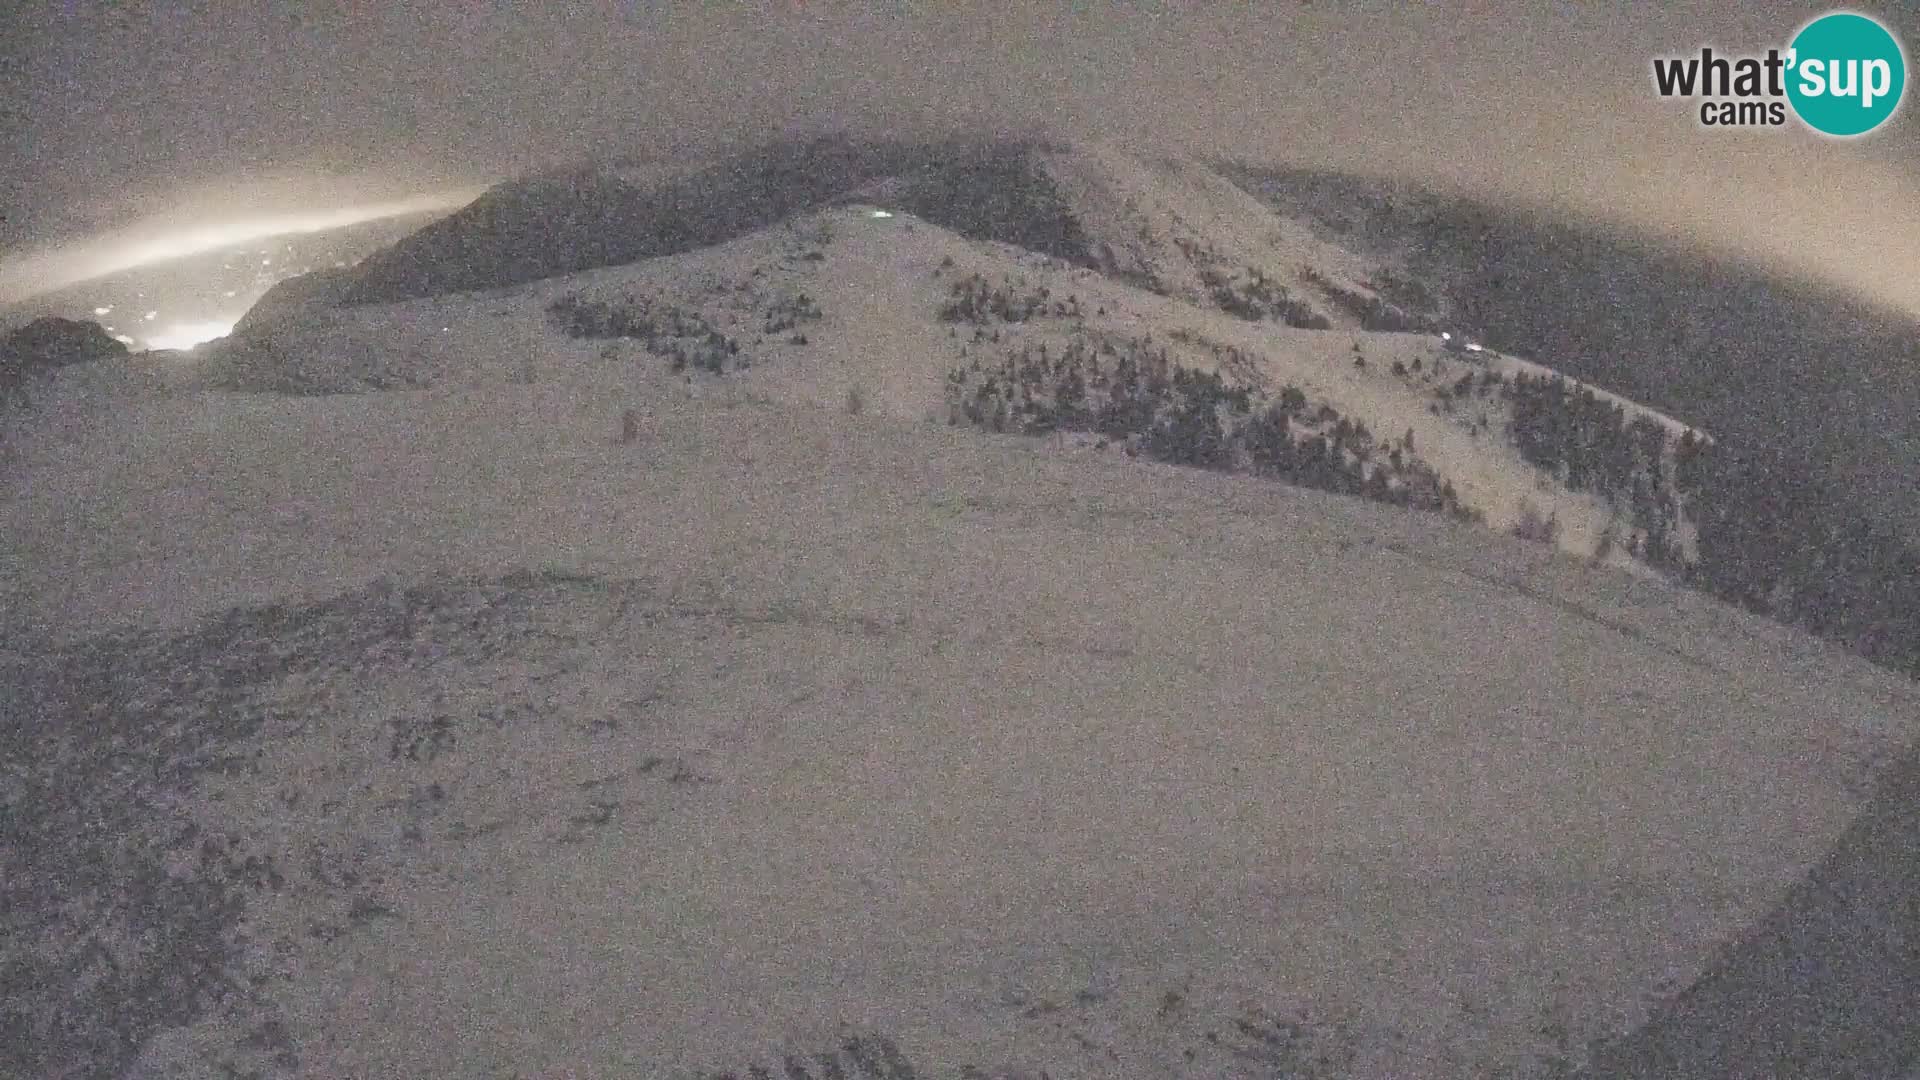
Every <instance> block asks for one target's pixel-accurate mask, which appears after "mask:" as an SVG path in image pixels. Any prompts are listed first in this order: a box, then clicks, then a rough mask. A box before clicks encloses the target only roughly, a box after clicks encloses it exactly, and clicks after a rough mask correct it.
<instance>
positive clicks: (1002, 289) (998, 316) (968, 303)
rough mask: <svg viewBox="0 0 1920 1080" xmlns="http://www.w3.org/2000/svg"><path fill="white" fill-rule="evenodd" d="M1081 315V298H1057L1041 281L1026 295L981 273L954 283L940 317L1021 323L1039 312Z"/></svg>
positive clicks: (955, 320) (984, 322)
mask: <svg viewBox="0 0 1920 1080" xmlns="http://www.w3.org/2000/svg"><path fill="white" fill-rule="evenodd" d="M1047 315H1051V316H1054V317H1055V318H1063V319H1065V318H1074V319H1077V318H1080V317H1081V315H1082V311H1081V308H1080V298H1079V297H1077V296H1069V297H1066V298H1056V297H1055V296H1054V295H1053V290H1052V289H1049V288H1047V287H1046V286H1044V285H1042V286H1041V287H1039V288H1038V289H1035V290H1033V291H1031V292H1029V293H1026V294H1025V295H1016V294H1015V292H1014V289H1013V287H1012V286H1011V285H1008V284H1005V283H1002V284H1001V285H999V286H997V287H996V286H995V285H993V284H992V283H991V282H989V281H988V280H987V279H986V278H984V277H982V276H980V275H979V274H972V275H969V276H968V277H964V278H961V279H960V280H959V281H956V282H954V283H953V285H952V286H950V287H949V289H948V298H947V302H946V303H945V304H943V305H941V307H940V321H942V322H950V323H971V324H972V325H974V326H987V325H988V324H990V323H991V322H993V321H995V320H998V321H999V322H1007V323H1020V322H1026V321H1027V320H1028V319H1031V318H1034V317H1036V316H1047Z"/></svg>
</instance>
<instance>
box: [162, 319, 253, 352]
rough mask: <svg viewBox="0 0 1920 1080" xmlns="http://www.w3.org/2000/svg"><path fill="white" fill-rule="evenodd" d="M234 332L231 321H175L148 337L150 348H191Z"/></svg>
mask: <svg viewBox="0 0 1920 1080" xmlns="http://www.w3.org/2000/svg"><path fill="white" fill-rule="evenodd" d="M231 333H233V323H231V322H190V323H174V324H173V325H172V326H169V327H167V328H166V329H165V330H162V331H160V332H159V333H157V334H154V335H152V336H150V337H148V338H147V348H149V349H191V348H193V347H194V346H195V345H202V344H205V343H206V342H209V341H212V340H214V339H216V338H223V337H226V336H227V335H228V334H231Z"/></svg>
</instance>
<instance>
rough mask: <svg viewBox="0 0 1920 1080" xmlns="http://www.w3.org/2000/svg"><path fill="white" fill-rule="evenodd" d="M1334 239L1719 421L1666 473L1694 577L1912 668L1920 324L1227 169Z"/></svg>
mask: <svg viewBox="0 0 1920 1080" xmlns="http://www.w3.org/2000/svg"><path fill="white" fill-rule="evenodd" d="M1228 171H1229V173H1230V174H1231V175H1232V176H1233V177H1234V178H1235V180H1236V181H1237V182H1239V183H1241V184H1242V185H1243V186H1245V187H1246V188H1247V190H1249V191H1251V192H1254V193H1256V194H1257V195H1259V196H1260V197H1261V198H1262V199H1264V200H1265V201H1267V202H1268V203H1269V204H1270V205H1273V206H1275V207H1277V208H1279V209H1281V210H1283V211H1285V212H1289V213H1294V214H1299V215H1301V216H1303V217H1306V218H1309V219H1311V220H1313V221H1314V222H1315V223H1316V224H1317V226H1318V227H1320V228H1322V229H1324V230H1326V231H1327V232H1329V233H1330V234H1336V235H1337V236H1338V237H1339V238H1340V240H1341V242H1342V243H1345V244H1347V245H1349V246H1352V247H1356V248H1361V249H1366V250H1369V251H1371V252H1373V253H1375V254H1376V255H1379V256H1382V257H1391V258H1394V259H1397V260H1399V261H1400V262H1401V263H1402V264H1403V265H1404V267H1405V270H1406V273H1407V274H1408V275H1409V276H1410V277H1412V278H1413V279H1415V280H1418V281H1421V282H1424V283H1425V285H1426V286H1427V287H1428V288H1430V289H1431V290H1432V291H1433V292H1434V293H1436V294H1437V295H1436V298H1435V307H1436V308H1441V309H1444V310H1445V311H1446V313H1447V314H1448V316H1449V317H1450V318H1452V319H1454V320H1455V321H1456V322H1457V323H1458V324H1459V325H1460V326H1462V327H1463V328H1466V329H1468V330H1470V331H1471V332H1473V333H1474V334H1476V335H1478V336H1480V337H1482V338H1484V340H1485V341H1486V342H1487V343H1488V344H1489V345H1490V346H1492V347H1493V348H1496V349H1499V350H1501V351H1503V352H1510V353H1515V354H1518V355H1523V356H1530V357H1533V358H1535V359H1537V360H1539V361H1541V362H1543V363H1546V364H1548V365H1550V366H1552V367H1554V368H1556V369H1558V370H1560V371H1562V372H1564V373H1566V374H1567V375H1569V376H1573V377H1576V378H1579V379H1583V380H1590V381H1593V382H1595V383H1598V384H1600V385H1604V386H1607V387H1609V388H1611V389H1614V390H1616V391H1619V392H1621V393H1624V394H1627V395H1629V396H1631V397H1633V398H1635V399H1636V400H1639V401H1643V402H1646V403H1648V404H1650V405H1652V406H1654V407H1655V408H1658V409H1661V410H1664V411H1667V412H1670V413H1673V414H1675V415H1679V416H1684V417H1687V418H1688V419H1689V420H1692V421H1696V422H1699V423H1701V424H1702V425H1703V426H1704V427H1705V428H1706V429H1707V430H1708V431H1710V432H1712V433H1713V434H1714V435H1715V436H1716V437H1717V439H1718V441H1717V443H1716V444H1715V445H1714V446H1713V447H1712V449H1711V452H1710V453H1705V454H1702V455H1701V456H1700V458H1699V460H1698V462H1697V463H1696V467H1695V468H1692V469H1690V470H1689V473H1690V475H1688V476H1684V477H1682V478H1680V481H1679V484H1678V486H1679V487H1681V488H1682V489H1686V490H1687V496H1688V498H1689V499H1690V501H1691V504H1692V507H1693V510H1694V511H1695V514H1694V517H1695V521H1696V523H1697V524H1698V526H1699V556H1700V557H1699V561H1698V563H1697V564H1696V565H1695V566H1693V567H1690V568H1689V572H1688V577H1689V578H1690V580H1692V581H1694V583H1696V584H1698V585H1700V586H1701V587H1703V588H1706V589H1707V590H1708V591H1711V592H1713V593H1714V594H1715V595H1718V596H1720V597H1722V598H1723V599H1727V600H1731V601H1734V602H1736V603H1739V604H1742V605H1743V606H1746V607H1748V608H1750V609H1753V610H1756V611H1761V612H1764V613H1766V614H1769V615H1771V616H1773V617H1775V618H1778V619H1780V620H1782V621H1784V622H1789V623H1792V624H1794V625H1797V626H1801V627H1803V628H1805V629H1808V630H1810V631H1812V632H1814V633H1816V634H1819V635H1820V636H1822V637H1825V638H1827V639H1829V640H1833V641H1836V642H1839V643H1841V644H1843V645H1845V646H1846V647H1848V648H1850V649H1852V650H1854V651H1855V652H1858V653H1860V654H1861V655H1864V656H1867V657H1869V658H1871V659H1874V660H1876V661H1877V662H1880V663H1884V664H1888V665H1890V666H1893V667H1896V668H1899V669H1901V670H1904V671H1907V672H1909V673H1915V672H1920V546H1917V545H1916V538H1920V489H1916V488H1915V486H1914V484H1913V482H1912V476H1913V473H1914V470H1915V468H1916V467H1917V466H1920V332H1916V331H1920V327H1917V326H1916V324H1915V323H1914V321H1913V320H1912V319H1911V318H1907V317H1904V316H1901V315H1899V314H1897V313H1893V312H1888V311H1884V310H1878V309H1874V308H1872V307H1870V306H1868V305H1865V304H1863V303H1860V302H1858V301H1855V300H1852V299H1850V298H1848V297H1844V296H1841V295H1838V294H1835V293H1831V292H1823V291H1821V290H1818V289H1815V288H1812V287H1810V286H1805V285H1800V284H1795V283H1791V282H1788V281H1785V280H1783V279H1780V278H1777V277H1773V276H1770V275H1768V274H1767V273H1766V272H1764V271H1763V270H1761V269H1757V268H1754V267H1750V266H1745V265H1741V264H1737V263H1734V262H1731V261H1729V260H1725V259H1716V258H1714V257H1712V256H1709V255H1704V254H1699V253H1691V254H1685V255H1680V254H1673V253H1669V252H1666V251H1663V250H1660V249H1658V248H1656V247H1655V246H1654V245H1653V244H1652V243H1650V242H1649V241H1647V240H1644V239H1640V240H1636V239H1635V238H1632V237H1629V236H1624V235H1619V234H1614V233H1609V232H1606V231H1604V230H1601V229H1599V228H1597V227H1594V226H1588V225H1583V224H1580V223H1577V222H1571V221H1567V220H1558V219H1556V220H1548V219H1546V218H1543V217H1539V216H1535V215H1530V214H1527V213H1522V212H1518V211H1511V210H1496V209H1494V208H1492V207H1490V206H1487V205H1483V204H1479V203H1475V202H1472V201H1470V200H1466V199H1459V198H1451V197H1447V196H1441V195H1437V194H1435V193H1433V192H1430V191H1423V190H1419V189H1413V188H1408V187H1405V186H1402V185H1394V184H1389V183H1386V182H1379V181H1372V180H1365V179H1360V178H1355V177H1351V176H1343V175H1339V174H1334V173H1325V172H1315V171H1307V170H1300V171H1282V170H1260V169H1250V168H1234V169H1229V170H1228Z"/></svg>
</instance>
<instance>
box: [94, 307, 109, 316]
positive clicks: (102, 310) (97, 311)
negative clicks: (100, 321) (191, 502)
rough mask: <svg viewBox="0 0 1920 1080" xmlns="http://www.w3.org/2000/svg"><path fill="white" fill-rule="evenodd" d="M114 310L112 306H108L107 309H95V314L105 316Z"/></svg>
mask: <svg viewBox="0 0 1920 1080" xmlns="http://www.w3.org/2000/svg"><path fill="white" fill-rule="evenodd" d="M112 310H113V307H112V305H108V306H106V307H97V308H94V309H93V313H94V314H95V315H105V314H106V313H107V312H109V311H112Z"/></svg>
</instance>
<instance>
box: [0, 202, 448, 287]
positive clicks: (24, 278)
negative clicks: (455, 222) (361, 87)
mask: <svg viewBox="0 0 1920 1080" xmlns="http://www.w3.org/2000/svg"><path fill="white" fill-rule="evenodd" d="M482 190H483V189H481V188H468V189H463V190H459V191H445V192H438V193H435V194H431V195H422V196H419V197H417V198H411V199H399V200H394V201H391V202H381V203H367V204H361V205H357V206H345V207H337V208H332V209H326V210H309V211H301V212H289V213H281V214H262V215H259V216H257V217H252V218H249V219H247V220H242V221H226V222H220V223H217V224H207V225H200V226H195V227H189V228H158V227H151V226H148V227H141V228H136V229H127V230H123V231H121V232H118V233H115V234H110V235H105V236H98V237H94V238H93V239H91V240H86V241H81V242H77V243H74V244H66V245H61V246H60V247H57V248H51V249H46V250H42V251H39V252H35V253H33V254H30V255H25V256H21V257H18V258H14V259H0V302H6V301H10V300H20V299H25V298H27V297H31V296H37V295H39V294H41V293H44V292H51V291H53V290H54V289H58V288H61V287H63V286H66V285H70V284H72V283H74V282H76V281H85V280H88V279H90V278H97V277H105V276H106V275H108V274H114V273H118V272H120V271H122V270H131V269H133V268H134V267H136V266H146V265H148V264H149V263H156V262H165V261H167V260H169V259H179V258H185V257H186V256H188V255H198V254H201V253H202V252H207V251H216V250H218V249H220V248H223V247H232V246H234V245H237V244H244V243H247V242H249V241H253V240H259V239H263V238H265V237H270V236H285V235H292V234H296V233H298V234H311V233H320V232H327V231H330V230H332V229H339V228H344V227H346V226H348V225H357V224H359V223H361V222H363V221H378V220H380V219H382V218H390V217H401V216H404V215H407V214H417V213H425V212H427V211H436V210H452V209H454V208H455V207H459V206H463V205H465V204H466V203H469V202H472V201H473V200H474V199H475V198H478V197H479V195H480V193H481V191H482ZM260 254H261V255H271V254H272V252H271V251H261V252H260ZM229 269H231V267H229Z"/></svg>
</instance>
